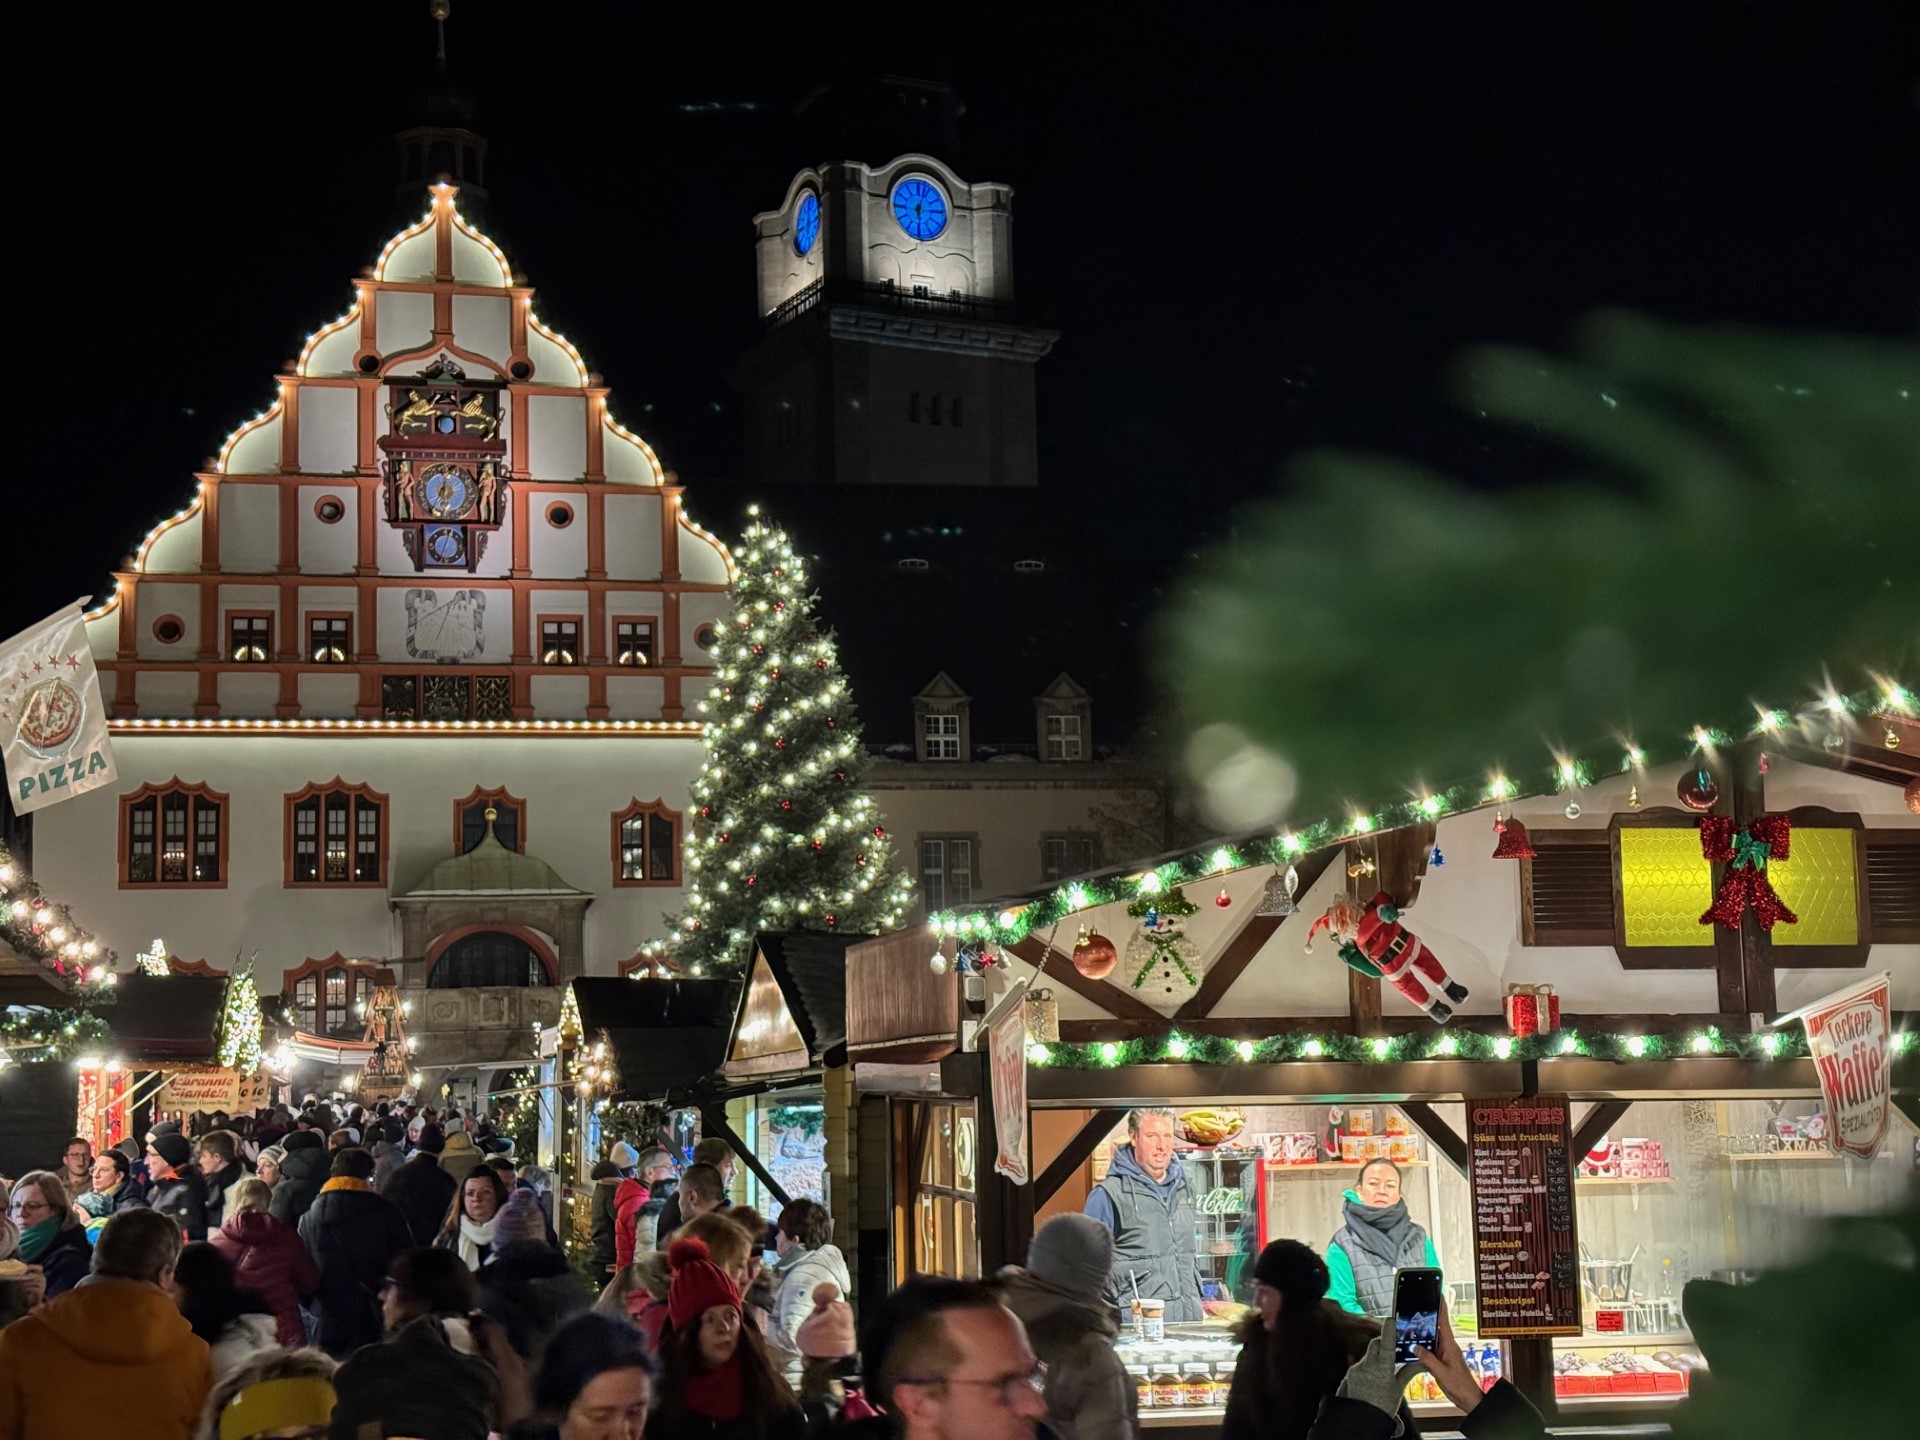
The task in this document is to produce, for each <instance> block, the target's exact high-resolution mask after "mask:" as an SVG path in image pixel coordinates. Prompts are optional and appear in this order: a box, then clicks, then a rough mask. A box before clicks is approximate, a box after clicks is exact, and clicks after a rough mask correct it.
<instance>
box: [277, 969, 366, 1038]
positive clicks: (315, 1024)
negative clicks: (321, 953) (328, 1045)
mask: <svg viewBox="0 0 1920 1440" xmlns="http://www.w3.org/2000/svg"><path fill="white" fill-rule="evenodd" d="M280 983H281V991H280V993H281V994H283V995H286V996H288V997H290V998H291V1000H292V1002H293V1004H292V1011H293V1023H294V1028H295V1029H299V1030H304V1031H306V1032H307V1033H308V1034H309V1035H330V1036H334V1037H336V1038H338V1037H342V1036H353V1037H357V1036H359V1035H360V1034H361V1033H363V1032H364V1031H365V1029H366V1017H365V1016H364V1015H363V1014H362V1010H363V1008H364V1007H365V1005H366V1003H367V999H368V997H369V996H371V995H372V993H373V971H372V967H371V965H370V964H369V963H368V962H365V961H361V962H358V963H356V962H354V961H351V960H347V959H345V958H343V957H342V956H341V955H340V954H339V953H338V952H335V953H334V954H332V955H329V956H327V958H326V959H324V960H309V961H307V963H306V964H304V965H301V966H298V967H296V968H294V969H292V970H289V971H288V972H287V973H286V975H285V976H284V977H283V978H282V980H281V982H280Z"/></svg>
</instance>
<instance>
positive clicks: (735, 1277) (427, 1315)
mask: <svg viewBox="0 0 1920 1440" xmlns="http://www.w3.org/2000/svg"><path fill="white" fill-rule="evenodd" d="M1136 1129H1137V1127H1136ZM1150 1145H1151V1140H1150V1141H1149V1146H1150ZM1143 1148H1147V1147H1143ZM1156 1167H1158V1168H1159V1170H1160V1174H1158V1175H1156V1174H1155V1173H1154V1171H1155V1168H1156ZM1134 1169H1135V1171H1137V1172H1138V1173H1137V1174H1134V1173H1132V1172H1129V1173H1128V1174H1127V1175H1126V1177H1125V1184H1126V1185H1127V1186H1129V1187H1132V1188H1131V1190H1129V1191H1128V1193H1125V1194H1122V1195H1119V1196H1116V1197H1114V1198H1115V1199H1116V1201H1117V1202H1118V1203H1116V1204H1115V1205H1113V1206H1111V1207H1109V1209H1110V1210H1111V1211H1112V1214H1111V1216H1110V1215H1107V1214H1091V1215H1075V1214H1068V1215H1060V1216H1056V1217H1054V1218H1052V1219H1050V1220H1048V1221H1047V1222H1046V1223H1045V1224H1044V1225H1042V1226H1041V1227H1040V1228H1039V1230H1038V1231H1037V1232H1036V1233H1035V1235H1034V1237H1033V1241H1032V1244H1031V1246H1030V1247H1029V1253H1028V1256H1027V1263H1026V1265H1024V1266H1017V1267H1009V1268H1008V1269H1006V1270H1005V1271H1003V1272H1002V1273H1001V1274H1000V1275H999V1276H997V1277H995V1278H994V1279H993V1280H992V1281H989V1282H985V1283H982V1282H974V1281H961V1280H951V1279H942V1278H933V1277H916V1278H914V1279H912V1280H910V1281H908V1282H907V1283H906V1284H905V1285H903V1286H901V1287H900V1288H898V1289H896V1290H895V1291H893V1292H892V1293H890V1294H888V1295H886V1296H884V1297H881V1298H880V1299H878V1300H877V1301H876V1302H875V1303H874V1304H872V1305H870V1306H868V1307H867V1314H866V1316H865V1321H866V1323H865V1325H864V1327H862V1328H860V1329H858V1330H857V1329H856V1325H855V1320H854V1312H853V1309H852V1304H851V1300H850V1296H851V1294H852V1290H853V1283H852V1277H851V1275H850V1274H849V1271H848V1266H847V1261H846V1257H845V1256H844V1255H843V1254H842V1253H841V1251H840V1249H839V1248H838V1247H837V1246H836V1245H835V1244H834V1243H833V1240H832V1235H833V1218H832V1216H831V1215H830V1214H829V1213H828V1212H827V1210H826V1208H825V1207H824V1206H822V1205H821V1204H819V1203H818V1202H817V1201H813V1200H810V1199H796V1200H794V1201H792V1202H791V1203H789V1204H787V1205H785V1206H784V1207H783V1208H782V1210H781V1212H780V1215H779V1217H778V1220H777V1222H776V1223H771V1224H770V1223H769V1222H768V1221H767V1219H766V1218H765V1217H764V1216H762V1215H760V1214H759V1213H758V1212H756V1211H754V1210H753V1209H751V1208H749V1207H747V1206H744V1205H736V1204H733V1203H730V1201H729V1199H728V1194H729V1188H730V1185H731V1181H732V1179H733V1170H734V1156H733V1153H732V1151H731V1149H730V1148H729V1146H728V1145H727V1143H726V1142H725V1141H723V1140H718V1139H712V1138H709V1139H705V1140H701V1141H700V1142H699V1143H698V1144H697V1145H696V1146H695V1147H694V1149H693V1152H692V1155H691V1156H690V1157H689V1163H688V1164H687V1165H686V1166H685V1168H684V1170H681V1169H679V1168H678V1167H677V1165H676V1162H675V1158H674V1156H673V1155H672V1154H671V1153H670V1152H668V1151H667V1150H666V1149H664V1148H662V1147H657V1146H656V1147H649V1148H646V1149H636V1148H635V1147H634V1146H633V1145H631V1144H628V1143H626V1142H624V1141H621V1142H617V1143H615V1144H613V1145H612V1146H611V1148H610V1149H609V1151H608V1154H607V1157H606V1159H605V1160H604V1161H602V1162H601V1163H599V1164H597V1165H595V1166H594V1167H593V1169H592V1172H591V1175H590V1181H589V1186H588V1187H587V1191H586V1195H585V1197H584V1198H586V1200H587V1203H588V1214H589V1217H590V1239H589V1240H588V1243H587V1244H586V1245H585V1246H584V1248H583V1251H582V1254H581V1255H580V1256H579V1257H578V1263H576V1260H575V1257H571V1256H569V1255H568V1254H567V1253H566V1251H565V1249H564V1248H563V1247H562V1245H561V1244H560V1242H559V1239H558V1237H557V1235H556V1233H555V1227H554V1215H553V1206H554V1188H555V1187H554V1185H553V1182H552V1180H551V1177H549V1176H548V1175H546V1173H545V1172H544V1171H541V1170H539V1169H538V1168H537V1167H535V1166H532V1165H520V1166H516V1164H515V1160H514V1157H513V1156H512V1155H511V1145H510V1143H509V1142H507V1141H505V1140H504V1139H503V1138H502V1137H500V1136H497V1135H496V1134H494V1133H493V1132H492V1131H491V1129H489V1128H488V1127H487V1125H486V1124H485V1122H484V1121H476V1120H472V1119H469V1118H466V1117H462V1116H460V1115H459V1114H458V1113H457V1112H452V1111H450V1112H448V1113H446V1114H439V1113H436V1112H434V1111H433V1110H431V1109H425V1108H419V1107H415V1106H412V1105H405V1106H401V1105H386V1104H382V1105H379V1106H376V1107H374V1108H373V1109H372V1110H363V1109H361V1108H360V1107H353V1108H352V1109H349V1110H346V1111H345V1112H344V1113H342V1112H341V1111H337V1110H335V1109H334V1108H332V1107H329V1106H327V1105H324V1104H317V1103H316V1104H310V1105H308V1106H307V1107H306V1108H304V1109H302V1110H301V1111H300V1112H298V1113H297V1114H295V1113H289V1112H287V1111H284V1110H276V1111H268V1112H261V1113H260V1114H257V1115H254V1116H248V1117H240V1118H239V1119H238V1120H233V1119H230V1118H229V1117H227V1116H224V1115H215V1116H211V1117H206V1123H205V1124H204V1125H200V1126H195V1125H189V1126H188V1130H187V1133H183V1132H182V1130H181V1128H180V1127H179V1125H177V1124H172V1123H162V1124H160V1125H157V1126H156V1127H155V1128H154V1130H153V1131H152V1132H151V1133H149V1134H148V1136H147V1137H146V1141H145V1144H144V1145H136V1144H133V1143H131V1142H125V1143H123V1144H122V1145H121V1146H118V1147H116V1148H114V1149H112V1150H108V1151H106V1152H104V1153H102V1154H100V1155H94V1154H93V1153H92V1149H91V1147H90V1146H89V1145H88V1143H87V1142H86V1141H85V1140H82V1139H75V1140H73V1141H71V1142H70V1143H69V1144H68V1146H67V1147H66V1150H65V1153H64V1154H63V1155H62V1157H61V1161H60V1164H59V1166H58V1168H57V1169H49V1170H36V1171H31V1172H29V1173H27V1174H25V1175H22V1176H20V1177H19V1178H18V1179H17V1180H15V1181H13V1182H12V1183H11V1186H10V1191H9V1194H8V1196H7V1211H8V1218H7V1219H6V1220H5V1221H0V1440H41V1437H46V1440H60V1437H66V1436H72V1435H78V1434H81V1433H95V1432H103V1433H109V1434H138V1435H141V1436H143V1437H153V1440H258V1437H264V1436H273V1437H299V1436H307V1437H331V1440H374V1437H384V1436H395V1437H399V1436H408V1437H417V1440H488V1437H493V1436H500V1437H510V1440H642V1437H643V1436H644V1437H645V1440H830V1437H841V1436H844V1437H847V1440H866V1437H874V1440H879V1437H888V1436H892V1437H901V1440H1028V1437H1035V1436H1040V1435H1052V1436H1056V1437H1059V1440H1105V1437H1117V1440H1124V1437H1127V1436H1131V1435H1135V1434H1137V1433H1138V1424H1137V1418H1136V1414H1135V1408H1136V1407H1135V1394H1134V1388H1133V1385H1132V1383H1131V1381H1130V1380H1129V1378H1128V1376H1127V1375H1126V1373H1125V1372H1124V1370H1123V1369H1122V1367H1121V1364H1120V1361H1119V1358H1118V1356H1117V1354H1116V1353H1115V1351H1114V1349H1113V1341H1114V1339H1115V1337H1116V1336H1117V1334H1118V1331H1119V1317H1118V1314H1117V1312H1116V1310H1115V1308H1114V1306H1113V1304H1112V1303H1111V1293H1110V1292H1111V1280H1112V1275H1113V1273H1114V1268H1115V1264H1116V1240H1115V1228H1116V1227H1115V1225H1114V1223H1113V1220H1114V1219H1115V1218H1126V1217H1132V1218H1133V1219H1134V1220H1135V1221H1136V1222H1138V1221H1139V1219H1140V1217H1141V1214H1142V1206H1144V1205H1146V1204H1148V1203H1160V1204H1165V1205H1167V1206H1168V1207H1169V1208H1173V1209H1177V1204H1178V1200H1177V1196H1176V1195H1174V1193H1173V1188H1172V1187H1169V1186H1167V1185H1166V1184H1165V1178H1164V1177H1165V1167H1164V1165H1161V1164H1160V1158H1159V1156H1158V1155H1157V1154H1152V1155H1149V1156H1147V1157H1146V1158H1145V1160H1144V1161H1142V1162H1140V1163H1137V1164H1136V1165H1135V1167H1134ZM1135 1191H1137V1192H1138V1193H1134V1192H1135ZM1095 1208H1096V1209H1097V1207H1095ZM1175 1223H1177V1221H1176V1222H1175ZM1254 1274H1255V1280H1256V1283H1255V1287H1254V1299H1255V1306H1254V1309H1253V1311H1252V1312H1251V1313H1250V1314H1249V1316H1248V1318H1247V1321H1246V1323H1245V1329H1244V1331H1243V1334H1242V1341H1243V1348H1242V1351H1241V1359H1240V1367H1239V1370H1238V1372H1237V1373H1236V1376H1235V1378H1234V1383H1233V1389H1232V1395H1231V1399H1230V1403H1229V1405H1228V1411H1227V1417H1226V1421H1225V1426H1224V1434H1225V1435H1226V1436H1227V1437H1229V1440H1241V1437H1249V1440H1250V1437H1255V1436H1257V1437H1261V1440H1370V1437H1374V1436H1379V1437H1382V1440H1384V1437H1386V1436H1389V1435H1393V1434H1395V1433H1396V1428H1395V1427H1396V1426H1397V1425H1401V1424H1404V1423H1406V1420H1407V1417H1406V1416H1405V1415H1404V1414H1403V1413H1401V1412H1402V1407H1401V1404H1400V1398H1399V1397H1400V1384H1401V1380H1400V1378H1399V1377H1396V1376H1395V1374H1394V1373H1393V1367H1392V1363H1391V1355H1390V1353H1389V1351H1390V1346H1389V1344H1388V1342H1387V1341H1385V1340H1382V1339H1381V1338H1380V1335H1379V1327H1378V1325H1377V1324H1376V1323H1375V1322H1373V1321H1371V1320H1368V1319H1366V1318H1364V1317H1360V1316H1354V1315H1350V1314H1348V1313H1347V1312H1346V1311H1344V1310H1343V1309H1342V1308H1341V1307H1340V1305H1339V1304H1337V1303H1336V1302H1335V1301H1334V1300H1333V1299H1330V1298H1329V1284H1330V1276H1329V1271H1328V1267H1327V1264H1326V1262H1325V1261H1324V1260H1322V1259H1321V1257H1320V1256H1319V1255H1318V1254H1316V1253H1315V1252H1314V1251H1313V1250H1312V1249H1310V1248H1309V1247H1307V1246H1304V1245H1300V1244H1297V1243H1295V1242H1293V1241H1278V1242H1275V1243H1274V1244H1272V1245H1269V1246H1267V1247H1266V1248H1265V1250H1264V1251H1263V1252H1262V1253H1261V1254H1260V1255H1259V1257H1258V1260H1257V1263H1256V1265H1255V1269H1254ZM1388 1339H1389V1340H1390V1337H1388ZM1423 1358H1424V1359H1425V1361H1426V1364H1427V1368H1428V1369H1429V1370H1430V1371H1431V1373H1432V1374H1433V1375H1434V1376H1435V1378H1436V1379H1437V1380H1438V1381H1439V1383H1440V1384H1441V1386H1442V1388H1443V1389H1444V1390H1445V1391H1446V1393H1447V1394H1448V1395H1449V1397H1450V1398H1452V1399H1453V1400H1454V1402H1455V1404H1456V1405H1458V1406H1459V1407H1460V1408H1461V1409H1462V1410H1463V1411H1465V1412H1467V1419H1466V1422H1465V1423H1466V1429H1467V1433H1468V1435H1469V1436H1471V1437H1474V1440H1531V1437H1533V1436H1538V1435H1543V1434H1544V1433H1545V1432H1544V1430H1543V1428H1542V1427H1541V1423H1540V1420H1539V1417H1538V1415H1537V1414H1535V1413H1534V1412H1533V1411H1532V1410H1531V1408H1530V1407H1529V1406H1528V1405H1527V1403H1526V1401H1525V1400H1524V1399H1523V1398H1522V1397H1521V1396H1520V1395H1519V1394H1518V1392H1516V1391H1514V1390H1513V1389H1512V1387H1510V1386H1505V1385H1504V1384H1502V1385H1496V1386H1495V1387H1494V1388H1493V1389H1492V1390H1491V1391H1490V1392H1488V1393H1487V1394H1485V1395H1484V1396H1483V1395H1482V1392H1481V1390H1480V1387H1479V1385H1478V1384H1477V1383H1476V1382H1475V1381H1474V1379H1473V1376H1472V1375H1471V1374H1470V1372H1469V1371H1468V1370H1467V1368H1466V1366H1465V1364H1464V1362H1463V1360H1462V1358H1461V1356H1460V1353H1459V1349H1458V1347H1457V1346H1456V1345H1455V1344H1454V1343H1453V1340H1452V1335H1451V1332H1450V1330H1448V1329H1447V1328H1446V1327H1445V1326H1444V1325H1443V1326H1442V1329H1441V1335H1440V1341H1439V1345H1438V1347H1437V1350H1436V1351H1435V1352H1434V1353H1433V1354H1431V1355H1428V1356H1425V1357H1423ZM1400 1433H1406V1434H1412V1433H1415V1432H1414V1431H1413V1430H1412V1429H1411V1428H1410V1427H1409V1428H1407V1429H1406V1430H1404V1431H1402V1432H1400Z"/></svg>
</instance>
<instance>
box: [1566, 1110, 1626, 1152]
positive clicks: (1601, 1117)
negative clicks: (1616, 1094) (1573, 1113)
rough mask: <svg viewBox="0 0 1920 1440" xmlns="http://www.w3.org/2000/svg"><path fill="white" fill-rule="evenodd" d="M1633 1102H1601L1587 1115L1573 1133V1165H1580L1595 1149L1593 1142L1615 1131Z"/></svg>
mask: <svg viewBox="0 0 1920 1440" xmlns="http://www.w3.org/2000/svg"><path fill="white" fill-rule="evenodd" d="M1632 1104H1633V1102H1632V1101H1631V1100H1600V1101H1596V1102H1595V1104H1594V1107H1593V1108H1592V1109H1591V1110H1589V1111H1588V1112H1587V1114H1586V1118H1585V1119H1583V1120H1582V1121H1581V1122H1580V1126H1579V1128H1578V1129H1577V1130H1575V1131H1574V1132H1573V1141H1572V1144H1573V1163H1574V1164H1575V1165H1578V1164H1579V1163H1580V1160H1581V1157H1582V1156H1584V1155H1585V1154H1586V1153H1587V1152H1588V1151H1589V1150H1591V1149H1593V1142H1594V1141H1596V1140H1598V1139H1599V1138H1600V1137H1601V1136H1602V1135H1604V1134H1606V1133H1607V1132H1608V1131H1609V1130H1611V1129H1613V1127H1614V1126H1615V1125H1617V1124H1618V1123H1619V1122H1620V1117H1621V1116H1622V1115H1624V1114H1626V1113H1627V1108H1628V1107H1629V1106H1630V1105H1632Z"/></svg>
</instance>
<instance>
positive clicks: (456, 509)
mask: <svg viewBox="0 0 1920 1440" xmlns="http://www.w3.org/2000/svg"><path fill="white" fill-rule="evenodd" d="M420 495H421V498H422V499H423V500H425V501H426V504H427V509H428V510H429V511H430V512H431V513H433V514H435V515H440V516H448V515H458V514H459V513H460V512H461V511H462V510H465V509H466V508H467V501H468V499H469V498H470V497H471V496H472V495H473V486H472V484H471V483H469V481H468V480H467V477H466V476H465V475H462V474H461V473H460V472H459V471H457V470H429V471H428V472H427V475H426V478H425V479H423V480H422V481H421V482H420Z"/></svg>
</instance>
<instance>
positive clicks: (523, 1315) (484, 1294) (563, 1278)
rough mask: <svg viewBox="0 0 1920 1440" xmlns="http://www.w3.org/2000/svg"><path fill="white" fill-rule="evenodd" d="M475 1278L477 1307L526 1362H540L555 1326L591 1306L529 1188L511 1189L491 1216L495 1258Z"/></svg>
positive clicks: (588, 1293)
mask: <svg viewBox="0 0 1920 1440" xmlns="http://www.w3.org/2000/svg"><path fill="white" fill-rule="evenodd" d="M479 1279H480V1308H481V1309H482V1310H484V1311H485V1312H486V1313H487V1314H489V1315H491V1316H492V1317H493V1318H494V1319H496V1320H498V1321H499V1322H500V1324H501V1327H502V1328H503V1329H504V1330H505V1331H506V1333H507V1343H508V1344H509V1345H511V1346H512V1347H513V1349H514V1353H515V1354H517V1355H519V1356H520V1358H521V1359H523V1360H525V1361H526V1362H527V1364H528V1365H529V1366H536V1365H538V1364H539V1363H540V1356H541V1353H542V1352H543V1351H544V1350H545V1349H546V1344H547V1341H548V1340H549V1339H550V1338H551V1337H552V1335H553V1332H554V1331H555V1330H558V1329H559V1328H560V1327H561V1326H562V1325H564V1324H565V1323H566V1322H567V1321H568V1320H571V1319H572V1318H573V1317H574V1316H575V1315H578V1314H580V1313H581V1312H582V1311H584V1310H587V1309H588V1308H590V1307H591V1306H592V1304H593V1297H594V1292H593V1291H592V1290H591V1289H590V1288H589V1287H588V1285H587V1282H586V1281H585V1280H584V1279H582V1278H581V1276H580V1272H579V1271H577V1270H575V1269H574V1268H573V1266H572V1265H571V1264H569V1263H568V1261H567V1257H566V1255H565V1254H564V1253H563V1252H562V1251H561V1250H560V1248H559V1247H558V1246H557V1245H552V1244H549V1243H548V1241H547V1216H546V1212H545V1211H544V1210H542V1209H541V1208H540V1197H539V1196H537V1195H535V1194H534V1193H533V1191H531V1190H518V1189H516V1190H514V1191H513V1192H512V1193H511V1194H510V1195H508V1196H507V1203H506V1204H504V1205H502V1206H501V1207H500V1212H499V1214H497V1215H495V1216H494V1217H493V1258H492V1259H491V1260H489V1261H488V1262H487V1264H486V1267H485V1268H484V1269H482V1270H481V1271H480V1276H479Z"/></svg>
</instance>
